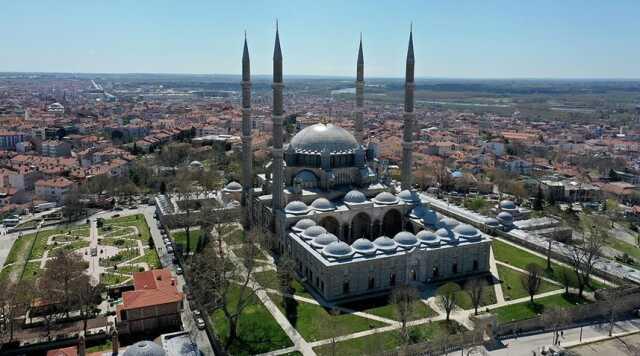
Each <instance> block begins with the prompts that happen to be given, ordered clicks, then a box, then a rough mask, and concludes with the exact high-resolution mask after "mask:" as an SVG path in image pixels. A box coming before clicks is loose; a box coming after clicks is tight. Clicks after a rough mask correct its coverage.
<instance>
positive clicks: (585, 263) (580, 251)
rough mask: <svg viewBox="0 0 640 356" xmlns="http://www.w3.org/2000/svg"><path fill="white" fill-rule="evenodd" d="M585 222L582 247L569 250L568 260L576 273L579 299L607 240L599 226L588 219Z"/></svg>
mask: <svg viewBox="0 0 640 356" xmlns="http://www.w3.org/2000/svg"><path fill="white" fill-rule="evenodd" d="M585 221H586V222H585V229H584V230H583V239H582V245H581V246H571V247H570V248H569V259H570V262H571V266H572V267H573V270H574V271H575V273H576V282H577V284H578V295H579V296H580V297H582V293H583V291H584V288H585V287H586V286H588V285H589V283H590V282H591V274H592V273H593V270H594V268H595V264H596V262H597V261H598V259H599V258H600V256H601V255H602V247H603V246H604V245H605V243H606V240H607V234H606V232H605V231H604V230H603V229H602V226H601V225H596V224H591V223H590V221H589V219H585Z"/></svg>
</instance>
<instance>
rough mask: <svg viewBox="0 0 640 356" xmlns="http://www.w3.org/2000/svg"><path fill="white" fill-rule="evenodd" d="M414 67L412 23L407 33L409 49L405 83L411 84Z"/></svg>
mask: <svg viewBox="0 0 640 356" xmlns="http://www.w3.org/2000/svg"><path fill="white" fill-rule="evenodd" d="M414 67H415V58H414V56H413V23H412V24H411V30H410V31H409V49H407V67H406V75H405V82H407V83H413V81H414Z"/></svg>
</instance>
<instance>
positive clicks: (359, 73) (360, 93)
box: [354, 32, 364, 144]
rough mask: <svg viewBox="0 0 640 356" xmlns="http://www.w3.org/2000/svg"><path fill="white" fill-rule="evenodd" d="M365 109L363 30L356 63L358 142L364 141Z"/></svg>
mask: <svg viewBox="0 0 640 356" xmlns="http://www.w3.org/2000/svg"><path fill="white" fill-rule="evenodd" d="M363 109H364V55H363V53H362V32H360V44H359V46H358V61H357V64H356V110H355V112H354V119H355V120H354V121H355V123H354V128H355V137H356V140H358V143H360V144H362V143H363V136H364V134H363V131H364V124H363V119H362V115H363V114H362V110H363Z"/></svg>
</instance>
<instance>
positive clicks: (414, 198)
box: [398, 189, 420, 203]
mask: <svg viewBox="0 0 640 356" xmlns="http://www.w3.org/2000/svg"><path fill="white" fill-rule="evenodd" d="M398 197H400V199H402V200H404V201H405V202H407V203H418V202H420V196H419V195H418V192H416V191H415V190H409V189H405V190H403V191H401V192H400V193H399V194H398Z"/></svg>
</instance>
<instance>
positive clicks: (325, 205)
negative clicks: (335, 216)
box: [311, 197, 336, 211]
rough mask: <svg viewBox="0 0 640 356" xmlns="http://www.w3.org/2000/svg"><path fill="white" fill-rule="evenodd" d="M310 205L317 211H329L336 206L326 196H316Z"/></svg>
mask: <svg viewBox="0 0 640 356" xmlns="http://www.w3.org/2000/svg"><path fill="white" fill-rule="evenodd" d="M311 207H312V208H314V209H315V210H318V211H331V210H336V206H335V205H333V203H332V202H330V201H329V199H327V198H322V197H321V198H317V199H316V200H314V201H313V203H311Z"/></svg>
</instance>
